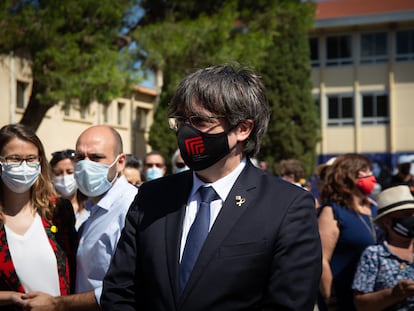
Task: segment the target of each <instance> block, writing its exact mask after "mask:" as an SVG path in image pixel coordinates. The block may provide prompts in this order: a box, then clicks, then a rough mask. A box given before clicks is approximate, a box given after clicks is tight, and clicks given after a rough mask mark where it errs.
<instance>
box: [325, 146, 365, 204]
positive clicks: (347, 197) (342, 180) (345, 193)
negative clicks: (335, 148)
mask: <svg viewBox="0 0 414 311" xmlns="http://www.w3.org/2000/svg"><path fill="white" fill-rule="evenodd" d="M364 170H372V162H371V160H370V159H368V158H367V157H365V156H363V155H361V154H356V153H347V154H344V155H340V156H338V157H337V158H336V159H335V162H334V163H333V164H332V165H331V166H329V167H327V169H326V175H325V178H324V182H323V184H322V188H321V191H320V198H321V203H322V204H328V203H329V202H335V203H337V204H339V205H342V206H345V207H348V208H350V209H352V210H356V206H355V203H354V197H355V196H357V197H359V198H360V199H361V200H362V202H364V203H366V202H368V198H367V196H366V195H364V194H363V193H362V192H361V191H360V190H359V188H358V186H357V181H358V173H359V171H364Z"/></svg>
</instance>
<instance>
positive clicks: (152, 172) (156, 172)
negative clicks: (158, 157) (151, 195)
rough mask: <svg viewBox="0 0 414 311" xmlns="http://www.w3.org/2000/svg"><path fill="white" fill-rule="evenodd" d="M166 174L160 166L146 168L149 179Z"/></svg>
mask: <svg viewBox="0 0 414 311" xmlns="http://www.w3.org/2000/svg"><path fill="white" fill-rule="evenodd" d="M162 176H164V171H163V169H162V168H159V167H152V168H149V169H147V170H146V172H145V177H146V178H147V180H148V181H150V180H153V179H157V178H160V177H162Z"/></svg>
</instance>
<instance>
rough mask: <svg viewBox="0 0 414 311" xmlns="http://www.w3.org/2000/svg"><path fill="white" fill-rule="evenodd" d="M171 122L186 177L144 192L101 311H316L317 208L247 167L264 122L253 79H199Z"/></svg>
mask: <svg viewBox="0 0 414 311" xmlns="http://www.w3.org/2000/svg"><path fill="white" fill-rule="evenodd" d="M170 116H171V117H170V118H169V124H170V127H171V128H172V129H173V130H175V131H177V140H178V145H179V148H180V151H181V155H182V157H183V159H184V162H185V163H186V164H187V165H188V167H190V168H191V170H190V171H186V172H183V173H179V174H174V175H171V176H167V177H164V178H160V179H157V180H154V181H152V182H147V183H144V184H143V185H142V186H141V188H140V190H139V193H138V195H137V197H136V198H135V200H134V202H133V203H132V205H131V207H130V210H129V213H128V215H127V220H126V224H125V228H124V231H123V233H122V235H121V238H120V241H119V243H118V247H117V251H116V253H115V255H114V257H113V260H112V263H111V266H110V268H109V271H108V273H107V275H106V277H105V279H104V288H103V294H102V299H101V307H102V309H103V310H107V311H109V310H110V311H114V310H120V311H129V310H148V311H161V310H163V311H172V310H180V311H201V310H203V311H212V310H214V311H217V310H220V311H221V310H223V311H224V310H229V311H230V310H231V311H235V310H300V311H306V310H312V309H313V306H314V303H315V300H316V295H317V291H318V287H319V279H320V274H321V246H320V240H319V235H318V228H317V222H316V217H315V209H314V199H313V197H312V195H311V194H310V193H309V192H307V191H305V190H303V189H301V188H299V187H296V186H294V185H292V184H290V183H287V182H285V181H282V180H280V179H277V178H276V177H274V176H272V175H271V174H269V173H267V172H264V171H262V170H260V169H259V168H256V167H254V166H253V165H252V164H251V162H250V160H249V159H250V157H252V156H254V155H255V154H256V153H257V152H258V150H259V147H260V142H261V139H262V137H263V134H264V133H265V131H266V129H267V124H268V122H269V108H268V104H267V99H266V95H265V90H264V87H263V84H262V82H261V80H260V79H259V77H258V76H257V75H256V74H254V73H253V72H251V71H250V70H248V69H246V68H239V67H235V66H229V65H220V66H214V67H209V68H205V69H201V70H199V71H197V72H195V73H193V74H191V75H189V76H188V77H186V78H185V79H184V80H183V81H182V82H181V84H180V86H179V87H178V90H177V92H176V94H175V95H174V97H173V99H172V101H171V104H170ZM209 186H211V187H212V188H213V189H214V190H212V189H211V188H210V187H209ZM204 188H208V189H209V190H208V191H204V190H205V189H204ZM200 189H202V190H200ZM204 192H209V193H210V194H211V193H212V195H211V197H210V198H208V199H205V198H204ZM206 206H207V208H206ZM201 215H203V216H201ZM200 219H204V220H200ZM205 219H207V223H206V222H205ZM206 230H207V231H206ZM200 232H204V233H202V234H200Z"/></svg>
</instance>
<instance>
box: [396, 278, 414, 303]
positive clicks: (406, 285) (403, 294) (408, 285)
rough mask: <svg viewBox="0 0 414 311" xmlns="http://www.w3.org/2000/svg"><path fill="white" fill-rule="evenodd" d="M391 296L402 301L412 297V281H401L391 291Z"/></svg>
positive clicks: (413, 293) (413, 294)
mask: <svg viewBox="0 0 414 311" xmlns="http://www.w3.org/2000/svg"><path fill="white" fill-rule="evenodd" d="M392 294H393V295H394V296H395V297H400V299H404V298H407V297H410V296H414V281H413V280H401V281H399V282H398V283H397V285H395V286H394V288H393V289H392Z"/></svg>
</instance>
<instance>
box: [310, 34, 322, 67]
mask: <svg viewBox="0 0 414 311" xmlns="http://www.w3.org/2000/svg"><path fill="white" fill-rule="evenodd" d="M309 48H310V58H311V66H312V67H319V66H320V61H319V40H318V38H310V39H309Z"/></svg>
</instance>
